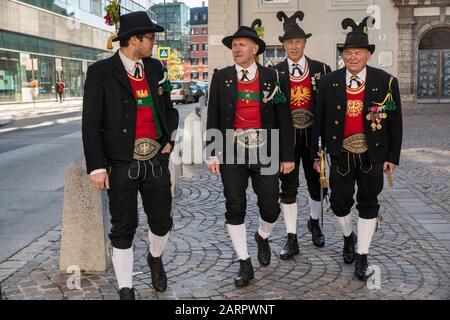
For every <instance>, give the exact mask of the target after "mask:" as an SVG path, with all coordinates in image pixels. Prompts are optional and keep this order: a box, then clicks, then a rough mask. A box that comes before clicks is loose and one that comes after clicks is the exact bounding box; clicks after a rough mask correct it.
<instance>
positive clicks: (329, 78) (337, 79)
mask: <svg viewBox="0 0 450 320" xmlns="http://www.w3.org/2000/svg"><path fill="white" fill-rule="evenodd" d="M368 21H369V17H367V18H365V19H364V20H363V21H362V22H361V23H360V24H359V25H357V24H356V23H355V21H353V20H352V19H349V18H347V19H345V20H343V21H342V27H343V28H344V29H347V28H348V27H351V28H352V32H350V33H348V34H347V38H346V40H345V44H344V46H343V48H342V49H341V50H342V52H343V58H344V63H345V68H342V69H340V70H337V71H335V72H332V73H330V74H328V75H326V76H325V77H323V78H322V81H321V83H320V86H319V94H318V101H317V108H316V114H315V116H316V121H315V122H314V129H313V148H312V152H313V157H315V158H317V151H318V143H317V141H318V139H319V137H321V138H322V141H323V142H324V147H326V149H327V152H328V153H329V154H330V156H331V168H330V187H331V197H330V202H331V209H332V210H333V212H334V214H335V215H336V216H337V217H338V221H339V224H340V225H341V227H342V231H343V234H344V248H343V258H344V262H345V263H347V264H351V263H352V262H353V260H355V274H356V276H357V278H358V279H360V280H366V279H368V278H369V277H370V276H371V275H372V273H371V272H369V271H368V262H367V254H368V253H369V246H370V243H371V241H372V236H373V234H374V232H375V230H376V228H377V222H378V221H379V220H378V217H379V209H380V205H379V203H378V199H377V197H378V195H379V194H380V192H381V191H382V189H383V170H384V171H386V173H387V174H388V179H389V178H390V177H391V175H392V173H393V171H394V169H395V167H396V166H397V165H398V163H399V158H400V150H401V143H402V115H401V101H400V93H399V88H398V82H397V79H396V78H395V77H393V76H392V75H390V74H388V73H386V72H384V71H382V70H380V69H376V68H373V67H370V66H368V65H367V63H368V61H369V59H370V57H371V55H372V54H373V52H374V51H375V46H374V45H371V44H369V39H368V35H367V33H366V32H365V29H366V28H367V26H368V25H367V23H368ZM372 23H373V20H372ZM315 168H316V170H317V171H320V163H319V161H318V160H316V161H315ZM355 182H356V184H357V186H358V191H357V194H356V201H357V205H356V209H357V210H358V212H359V218H358V223H357V230H358V237H356V235H355V233H354V232H353V231H352V223H351V216H350V210H351V208H352V206H353V204H354V200H353V195H354V193H355ZM356 244H357V247H356V253H355V245H356Z"/></svg>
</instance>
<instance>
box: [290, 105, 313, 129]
mask: <svg viewBox="0 0 450 320" xmlns="http://www.w3.org/2000/svg"><path fill="white" fill-rule="evenodd" d="M313 118H314V114H313V113H312V112H310V111H308V110H306V109H295V110H294V111H292V120H293V123H294V127H295V128H297V129H306V128H309V127H310V126H311V125H312V124H313Z"/></svg>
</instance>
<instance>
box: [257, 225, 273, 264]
mask: <svg viewBox="0 0 450 320" xmlns="http://www.w3.org/2000/svg"><path fill="white" fill-rule="evenodd" d="M255 240H256V244H257V245H258V261H259V263H260V264H261V265H262V266H268V265H269V264H270V258H271V253H270V246H269V239H268V238H267V239H263V238H262V237H261V236H260V235H259V233H258V231H256V233H255Z"/></svg>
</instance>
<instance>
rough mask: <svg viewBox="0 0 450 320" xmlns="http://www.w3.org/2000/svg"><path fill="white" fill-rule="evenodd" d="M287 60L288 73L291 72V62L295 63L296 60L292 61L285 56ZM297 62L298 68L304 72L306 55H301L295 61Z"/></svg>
mask: <svg viewBox="0 0 450 320" xmlns="http://www.w3.org/2000/svg"><path fill="white" fill-rule="evenodd" d="M287 61H288V65H289V73H291V74H292V69H293V68H294V67H293V64H294V63H296V62H294V61H292V60H291V59H289V58H287ZM297 64H298V65H299V67H300V70H301V71H302V73H303V72H305V66H306V57H305V55H303V57H301V59H300V60H299V61H298V62H297Z"/></svg>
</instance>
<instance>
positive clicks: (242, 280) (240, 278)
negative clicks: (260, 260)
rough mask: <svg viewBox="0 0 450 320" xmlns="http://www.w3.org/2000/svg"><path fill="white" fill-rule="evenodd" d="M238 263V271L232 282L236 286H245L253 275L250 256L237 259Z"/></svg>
mask: <svg viewBox="0 0 450 320" xmlns="http://www.w3.org/2000/svg"><path fill="white" fill-rule="evenodd" d="M239 264H240V266H239V272H238V274H237V276H236V278H235V279H234V284H235V286H236V287H243V286H247V285H248V284H249V283H250V280H251V279H253V278H254V277H255V274H254V272H253V265H252V260H250V258H248V259H247V260H239Z"/></svg>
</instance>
